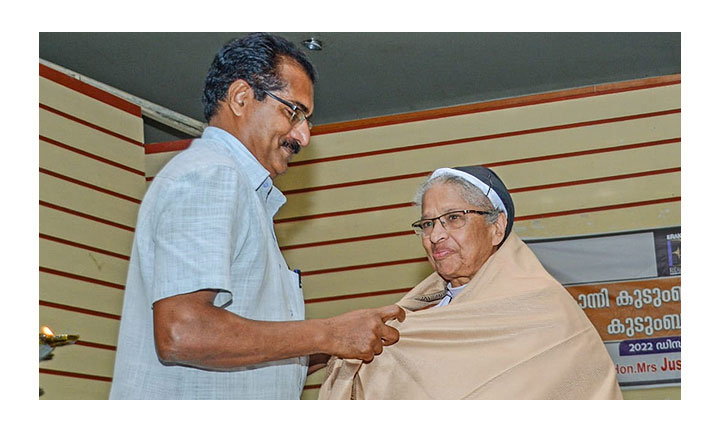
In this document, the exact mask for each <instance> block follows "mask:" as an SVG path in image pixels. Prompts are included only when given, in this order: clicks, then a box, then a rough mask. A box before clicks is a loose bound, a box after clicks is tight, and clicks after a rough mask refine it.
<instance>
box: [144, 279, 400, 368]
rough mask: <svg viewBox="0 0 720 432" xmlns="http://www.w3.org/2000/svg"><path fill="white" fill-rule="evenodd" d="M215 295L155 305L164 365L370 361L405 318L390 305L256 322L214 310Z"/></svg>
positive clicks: (393, 339)
mask: <svg viewBox="0 0 720 432" xmlns="http://www.w3.org/2000/svg"><path fill="white" fill-rule="evenodd" d="M216 294H217V292H216V291H214V290H202V291H196V292H193V293H189V294H182V295H177V296H174V297H169V298H165V299H162V300H159V301H157V302H156V303H155V304H154V305H153V311H154V313H153V320H154V331H155V346H156V349H157V353H158V357H159V358H160V360H161V361H163V362H165V363H169V364H183V365H188V366H195V367H199V368H203V369H213V370H232V369H235V368H239V367H242V366H247V365H251V364H256V363H263V362H266V361H272V360H281V359H286V358H291V357H299V356H304V355H312V354H328V355H335V356H338V357H340V358H354V359H360V360H363V361H366V362H369V361H371V360H372V359H373V358H374V356H375V355H377V354H380V353H381V352H382V350H383V346H385V345H392V344H394V343H395V342H397V340H398V338H399V333H398V331H397V330H396V329H395V328H393V327H390V326H388V325H386V324H385V322H386V321H389V320H392V319H398V320H399V321H403V320H404V319H405V311H404V310H403V309H402V308H400V307H399V306H397V305H389V306H385V307H382V308H377V309H362V310H358V311H353V312H348V313H346V314H343V315H339V316H336V317H333V318H327V319H314V320H305V321H282V322H274V321H255V320H249V319H246V318H243V317H240V316H238V315H235V314H234V313H232V312H228V311H227V310H225V309H222V308H218V307H216V306H214V305H213V300H214V299H215V295H216Z"/></svg>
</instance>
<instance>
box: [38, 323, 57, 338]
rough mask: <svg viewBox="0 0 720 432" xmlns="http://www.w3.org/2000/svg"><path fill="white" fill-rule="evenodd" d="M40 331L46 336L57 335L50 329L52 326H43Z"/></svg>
mask: <svg viewBox="0 0 720 432" xmlns="http://www.w3.org/2000/svg"><path fill="white" fill-rule="evenodd" d="M40 333H42V334H44V335H45V336H48V337H53V336H55V333H53V331H52V330H50V327H48V326H42V328H40Z"/></svg>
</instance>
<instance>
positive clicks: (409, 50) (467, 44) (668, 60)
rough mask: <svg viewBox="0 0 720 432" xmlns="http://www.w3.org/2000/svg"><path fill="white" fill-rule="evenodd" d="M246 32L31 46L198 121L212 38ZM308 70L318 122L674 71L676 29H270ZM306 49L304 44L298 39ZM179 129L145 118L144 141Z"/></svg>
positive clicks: (62, 36)
mask: <svg viewBox="0 0 720 432" xmlns="http://www.w3.org/2000/svg"><path fill="white" fill-rule="evenodd" d="M244 34H245V33H40V34H39V55H40V58H41V59H43V60H46V61H49V62H51V63H55V64H57V65H60V66H62V67H64V68H67V69H70V70H72V71H74V72H77V73H79V74H81V75H84V76H86V77H88V78H91V79H93V80H96V81H100V82H102V83H105V84H107V85H110V86H112V87H115V88H117V89H119V90H122V91H124V92H127V93H129V94H132V95H134V96H137V97H140V98H142V99H145V100H147V101H150V102H153V103H155V104H158V105H160V106H163V107H165V108H168V109H170V110H172V111H175V112H178V113H181V114H183V115H185V116H188V117H191V118H194V119H196V120H198V121H204V118H203V116H202V104H201V93H202V89H203V84H204V79H205V74H206V72H207V69H208V67H209V65H210V62H211V61H212V58H213V56H214V55H215V53H216V52H217V50H218V49H219V48H220V47H221V46H222V45H223V44H224V43H225V42H227V41H228V40H230V39H232V38H234V37H239V36H242V35H244ZM276 34H279V35H281V36H284V37H286V38H288V39H290V40H291V41H293V42H295V43H297V44H298V45H300V43H301V42H302V41H303V40H306V39H309V38H310V37H315V38H317V39H320V40H321V41H322V42H323V50H322V51H309V50H307V52H308V54H309V56H310V59H311V60H312V61H313V63H314V64H315V66H316V68H317V70H318V81H317V83H316V85H315V113H314V114H313V123H315V124H327V123H336V122H341V121H348V120H356V119H363V118H371V117H377V116H384V115H390V114H398V113H405V112H414V111H421V110H427V109H432V108H440V107H447V106H452V105H461V104H468V103H476V102H482V101H488V100H492V99H501V98H507V97H513V96H522V95H528V94H534V93H542V92H548V91H553V90H560V89H567V88H574V87H583V86H587V85H592V84H602V83H608V82H617V81H625V80H631V79H638V78H646V77H652V76H661V75H671V74H679V73H680V33H323V32H305V33H276ZM303 49H305V48H303ZM186 137H187V136H186V135H184V134H182V133H179V132H176V131H173V130H171V129H169V128H167V127H165V126H163V125H160V124H158V123H156V122H154V121H152V120H148V119H146V136H145V141H146V142H148V143H151V142H158V141H168V140H173V139H178V138H186Z"/></svg>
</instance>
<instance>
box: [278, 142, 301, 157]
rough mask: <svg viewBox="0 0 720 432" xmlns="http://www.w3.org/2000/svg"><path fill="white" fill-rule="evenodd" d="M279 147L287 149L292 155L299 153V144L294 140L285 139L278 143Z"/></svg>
mask: <svg viewBox="0 0 720 432" xmlns="http://www.w3.org/2000/svg"><path fill="white" fill-rule="evenodd" d="M280 145H281V146H283V147H287V148H289V149H290V151H292V153H293V154H298V153H300V143H299V142H298V141H297V140H294V139H286V140H283V141H282V142H281V143H280Z"/></svg>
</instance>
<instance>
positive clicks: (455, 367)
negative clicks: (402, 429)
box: [320, 166, 622, 399]
mask: <svg viewBox="0 0 720 432" xmlns="http://www.w3.org/2000/svg"><path fill="white" fill-rule="evenodd" d="M416 203H417V204H418V205H420V206H421V212H422V213H421V219H420V220H418V221H417V222H415V223H413V224H412V226H413V228H414V229H415V232H416V233H417V234H418V235H419V236H420V239H421V240H422V244H423V247H424V248H425V251H426V252H427V256H428V259H429V261H430V264H432V267H433V268H434V269H435V272H434V273H433V274H431V275H430V276H429V277H428V278H426V279H425V280H424V281H422V282H421V283H420V284H419V285H417V286H416V287H415V288H413V289H412V290H411V291H410V292H409V293H408V294H407V295H405V296H404V297H403V298H402V299H401V300H400V301H399V302H398V304H399V305H400V306H402V307H403V308H404V309H405V310H406V311H407V315H406V319H405V321H404V322H402V323H397V322H392V323H391V325H393V326H394V327H396V328H397V329H398V330H399V331H400V341H399V342H398V343H397V344H395V345H392V346H388V347H385V351H384V352H383V353H382V354H381V355H380V356H378V357H376V358H375V359H374V361H372V362H371V363H362V362H360V361H354V360H343V359H338V358H332V359H331V360H330V362H329V363H328V370H327V376H326V378H325V381H324V382H323V385H322V387H321V389H320V399H621V398H622V396H621V393H620V389H619V387H618V384H617V379H616V376H615V368H614V364H613V362H612V360H611V359H610V356H609V354H608V352H607V350H606V349H605V346H604V345H603V343H602V341H601V339H600V336H599V335H598V333H597V331H596V330H595V328H594V327H593V326H592V324H591V323H590V321H589V320H588V319H587V317H586V316H585V314H584V312H583V311H582V310H581V309H580V308H579V307H578V305H577V303H576V302H575V301H574V300H573V298H572V297H571V296H570V295H569V294H568V293H567V291H566V290H565V288H563V286H562V285H560V284H559V283H558V282H557V281H556V280H555V279H553V278H552V276H550V275H549V274H548V273H547V272H546V271H545V269H544V268H543V267H542V265H541V264H540V262H539V261H538V260H537V258H536V257H535V255H534V254H533V253H532V251H530V249H529V248H528V247H527V246H526V245H525V244H524V243H523V242H522V241H521V240H520V239H519V238H518V237H517V236H516V235H515V234H513V233H511V229H512V224H513V219H514V215H515V210H514V206H513V202H512V199H511V197H510V194H509V193H508V191H507V189H506V187H505V185H504V184H503V182H502V181H501V180H500V178H498V177H497V175H496V174H495V173H494V172H492V171H491V170H490V169H488V168H485V167H482V166H472V167H460V168H455V169H450V168H442V169H438V170H436V171H435V172H434V173H433V174H432V175H431V176H430V177H429V178H428V179H427V180H426V181H425V183H424V184H423V185H422V187H421V188H420V190H419V191H418V195H417V198H416Z"/></svg>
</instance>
